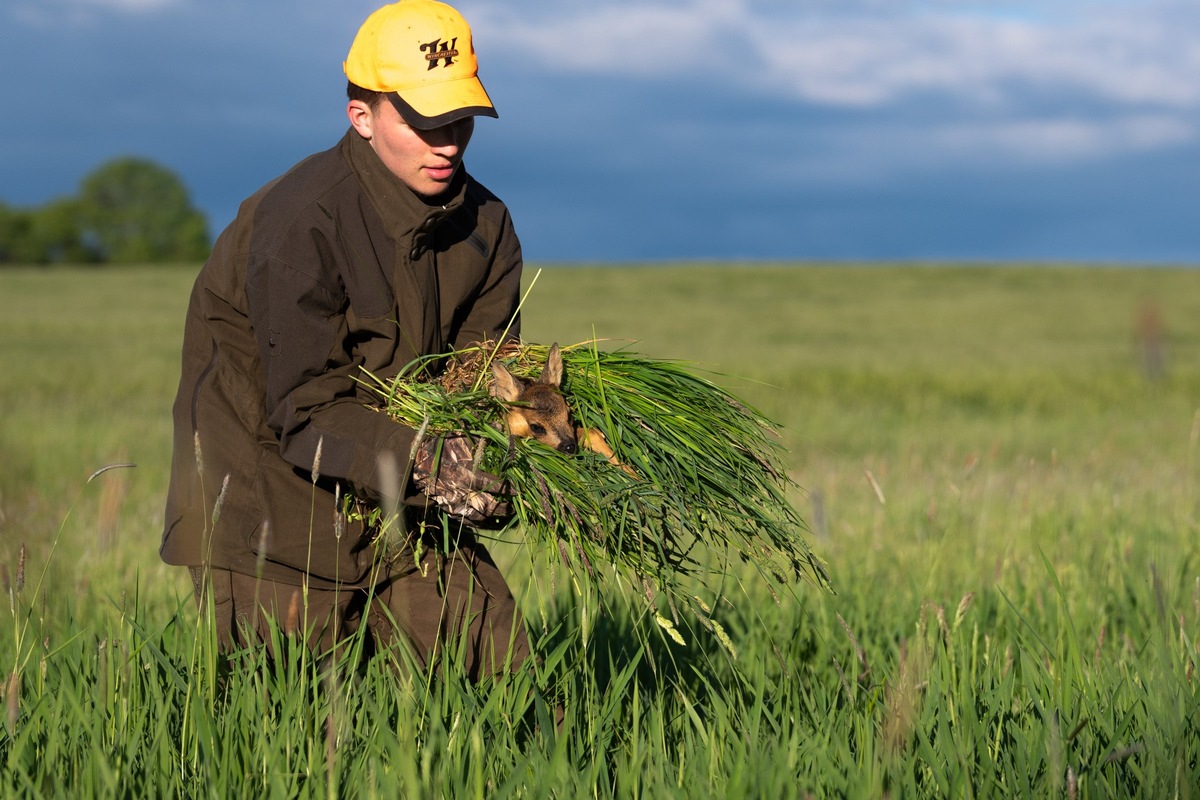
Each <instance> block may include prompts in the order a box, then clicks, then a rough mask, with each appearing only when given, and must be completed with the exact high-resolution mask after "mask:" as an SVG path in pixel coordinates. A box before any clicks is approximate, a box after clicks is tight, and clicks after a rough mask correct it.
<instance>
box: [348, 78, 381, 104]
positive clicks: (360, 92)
mask: <svg viewBox="0 0 1200 800" xmlns="http://www.w3.org/2000/svg"><path fill="white" fill-rule="evenodd" d="M346 99H347V100H360V101H362V102H364V103H366V104H367V105H368V106H369V107H370V108H372V109H374V108H376V107H377V106H378V105H379V104H380V103H381V102H383V92H376V91H373V90H371V89H364V88H362V87H361V86H359V85H358V84H356V83H354V82H353V81H346Z"/></svg>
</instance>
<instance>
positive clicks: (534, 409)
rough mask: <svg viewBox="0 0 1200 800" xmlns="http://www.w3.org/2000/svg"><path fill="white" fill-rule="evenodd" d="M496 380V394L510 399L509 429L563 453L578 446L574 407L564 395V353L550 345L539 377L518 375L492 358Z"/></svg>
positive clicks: (494, 390) (493, 388)
mask: <svg viewBox="0 0 1200 800" xmlns="http://www.w3.org/2000/svg"><path fill="white" fill-rule="evenodd" d="M492 374H493V375H494V376H495V381H494V383H493V385H492V394H493V395H495V396H496V397H498V398H500V399H501V400H503V401H504V402H505V403H508V405H509V408H508V415H507V417H506V419H507V422H508V432H509V433H510V434H511V435H513V436H516V437H518V438H521V439H534V440H536V441H538V442H541V443H542V444H544V445H546V446H547V447H553V448H554V449H555V450H558V451H559V452H561V453H568V454H570V453H574V452H575V451H576V449H577V448H578V443H577V441H576V434H575V423H574V421H573V420H572V419H571V409H570V408H569V407H568V406H567V400H566V398H564V397H563V395H562V391H561V390H560V388H559V387H560V386H561V385H562V377H563V365H562V353H560V352H559V349H558V345H557V344H555V345H553V346H552V347H551V348H550V353H549V355H547V357H546V365H545V366H544V367H542V372H541V374H540V375H539V376H538V377H537V379H536V380H526V379H524V378H518V377H517V376H516V375H513V374H512V373H511V372H509V371H508V370H507V369H506V368H505V367H504V365H503V364H501V363H500V362H498V361H493V362H492Z"/></svg>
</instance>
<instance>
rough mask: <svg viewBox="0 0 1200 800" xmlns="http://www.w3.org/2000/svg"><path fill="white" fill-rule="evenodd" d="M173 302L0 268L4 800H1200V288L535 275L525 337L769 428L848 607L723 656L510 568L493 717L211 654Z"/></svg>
mask: <svg viewBox="0 0 1200 800" xmlns="http://www.w3.org/2000/svg"><path fill="white" fill-rule="evenodd" d="M193 275H194V269H192V268H184V267H149V266H148V267H140V268H122V269H112V268H110V269H104V270H91V269H71V268H60V269H52V270H35V269H5V270H2V271H0V304H2V307H3V314H2V315H0V367H2V369H0V457H2V459H0V578H2V579H3V590H4V594H5V596H6V599H7V610H4V611H0V692H2V693H3V696H4V702H3V707H4V714H3V717H4V719H3V723H2V724H0V794H2V795H3V796H5V797H10V796H11V797H42V796H63V797H78V796H114V797H159V796H161V797H171V796H186V797H205V796H207V797H222V798H224V797H255V798H259V797H339V796H342V797H377V796H396V795H400V796H409V797H453V798H464V797H508V796H516V797H584V796H587V797H642V796H645V797H739V798H741V797H770V798H776V797H779V798H785V797H881V796H890V797H991V796H1022V797H1023V796H1037V797H1056V796H1057V797H1070V798H1075V797H1180V798H1186V797H1194V796H1196V795H1197V794H1200V789H1198V788H1197V787H1200V702H1198V700H1200V690H1198V684H1200V676H1198V675H1197V669H1196V668H1197V662H1198V661H1200V648H1198V647H1197V644H1196V642H1197V638H1198V637H1200V537H1198V535H1197V533H1198V531H1197V520H1198V511H1200V492H1198V491H1197V490H1198V489H1200V484H1198V477H1200V463H1198V461H1200V271H1192V270H1184V269H1157V268H1154V269H1152V268H1141V269H1138V268H1114V267H1100V266H1096V267H1086V268H1085V267H1077V266H1061V265H1020V266H1012V265H1010V266H988V265H970V266H950V265H936V266H928V265H912V264H909V265H850V264H844V265H787V264H780V265H766V264H756V265H703V264H696V265H658V266H653V267H633V266H628V267H613V266H603V265H596V266H560V265H545V266H544V267H543V268H542V269H541V271H540V272H539V269H538V265H533V266H530V267H528V268H527V275H528V277H527V282H532V283H533V284H534V285H533V288H532V290H531V291H530V293H529V299H528V302H527V304H526V307H525V311H524V330H525V336H526V338H527V339H528V340H530V341H537V342H546V343H548V342H551V341H558V342H561V343H563V344H567V343H572V342H576V341H581V340H584V339H588V338H590V337H592V336H597V337H604V338H614V339H621V340H630V342H629V344H628V346H629V347H631V348H633V349H636V350H637V351H639V352H643V353H646V354H648V355H651V356H654V357H660V358H674V359H682V360H685V361H687V362H689V363H691V364H693V365H694V368H695V369H696V370H698V371H703V372H705V374H710V375H711V376H713V377H714V379H715V380H717V381H718V382H720V383H721V384H722V385H723V386H726V387H728V388H730V389H731V390H733V391H734V392H735V393H736V394H738V395H739V396H741V397H743V398H745V399H746V400H747V401H748V402H750V403H752V404H754V405H755V406H757V407H758V408H759V409H761V410H762V411H763V412H764V413H766V414H767V415H768V416H769V417H771V418H773V419H775V420H776V421H778V422H779V423H780V424H781V425H782V426H783V437H784V445H785V446H786V448H787V451H788V460H789V466H790V469H791V473H790V477H791V479H792V480H793V481H794V482H795V484H796V486H795V489H794V491H793V492H792V500H793V502H794V504H795V506H796V508H797V509H798V510H799V511H800V513H801V515H802V516H803V517H804V518H805V519H806V520H807V524H808V528H809V532H808V539H809V541H810V542H811V544H812V546H813V549H814V550H815V551H816V552H817V553H818V554H819V555H820V557H821V558H822V559H823V560H824V562H825V564H826V566H827V568H828V571H829V574H830V576H831V580H832V590H831V591H827V590H825V589H823V588H820V587H816V586H813V585H810V584H799V585H797V586H795V587H794V590H793V591H792V592H788V593H783V594H780V595H778V596H772V594H771V593H770V592H768V591H766V590H765V588H764V587H763V586H762V585H760V583H759V582H758V581H757V580H756V579H755V576H753V575H749V574H746V573H744V572H742V571H739V570H737V569H734V570H732V571H731V573H730V574H729V576H728V577H727V579H726V580H724V581H722V582H720V583H719V584H718V585H717V586H712V585H705V586H699V585H698V586H697V593H698V594H699V595H701V596H703V597H704V598H707V600H708V601H710V602H711V603H712V606H713V609H712V618H713V619H714V620H717V621H719V622H720V623H721V626H722V627H723V629H724V630H725V631H727V632H728V635H729V638H730V641H731V642H732V645H733V650H734V652H733V653H731V652H730V651H729V650H727V649H726V648H724V647H722V646H721V644H720V643H719V642H718V641H716V638H715V637H714V636H713V635H712V634H711V632H709V631H707V630H705V629H703V628H701V627H699V626H695V625H693V626H691V627H687V626H685V627H684V629H683V630H682V633H683V635H684V637H683V638H684V639H685V642H686V643H685V644H684V645H679V644H676V643H674V642H673V641H671V640H670V639H669V638H668V637H666V636H664V635H662V631H661V630H660V629H659V628H658V627H657V626H656V625H654V623H653V620H652V619H649V620H648V619H647V618H646V615H645V613H643V612H640V611H639V610H638V609H639V606H638V605H637V604H634V603H630V604H629V605H627V606H613V607H604V608H597V607H596V606H595V604H594V603H593V598H591V597H590V596H587V595H584V596H580V595H578V594H577V593H575V592H574V591H572V584H571V582H570V581H569V580H565V579H564V578H563V576H557V577H556V578H555V579H553V580H547V579H546V577H545V576H540V575H536V574H534V573H533V570H531V568H530V567H529V563H530V562H529V559H528V558H527V556H526V554H525V553H524V552H523V547H522V545H521V543H520V542H519V541H514V542H506V543H501V544H499V545H498V546H497V547H496V550H497V551H498V556H499V558H498V560H499V561H500V563H501V566H502V567H504V568H505V570H506V572H507V574H508V575H509V577H510V582H511V583H512V585H513V588H514V591H515V592H516V593H517V595H518V596H519V597H520V599H521V601H522V605H523V607H524V609H525V612H526V616H527V622H528V625H529V629H530V633H531V636H532V637H533V640H534V642H535V645H536V647H537V650H538V653H539V656H540V660H539V662H538V663H537V664H535V665H532V666H531V667H530V669H529V670H527V671H525V672H523V673H519V674H517V675H514V676H512V677H509V678H505V679H503V680H499V681H496V682H488V683H485V684H482V685H478V686H474V685H471V684H469V683H467V682H465V681H464V680H462V679H461V678H459V677H458V676H456V675H455V674H454V672H453V669H449V670H447V674H445V675H443V676H433V677H430V676H426V675H422V674H420V673H419V672H417V671H414V670H405V669H399V670H397V669H395V668H393V667H392V666H390V665H388V664H385V663H383V662H382V660H376V661H375V662H372V663H371V664H370V665H369V666H368V667H367V668H366V669H365V670H361V671H357V672H353V671H351V672H346V671H341V670H336V669H328V668H327V665H325V664H323V663H321V662H317V661H315V660H314V659H313V658H311V656H310V655H309V654H307V653H305V652H303V651H302V650H300V649H299V648H287V647H281V648H280V653H281V656H280V658H278V659H276V660H274V661H270V662H268V661H267V659H266V658H265V657H264V655H263V654H262V653H261V652H257V651H245V652H243V653H239V654H237V655H236V656H235V657H233V658H231V659H223V658H220V657H218V656H217V654H216V653H215V648H214V647H213V644H212V641H211V629H210V628H209V627H208V626H207V625H206V624H205V620H204V619H202V618H201V617H200V616H199V615H198V614H197V613H196V610H195V606H194V603H193V601H192V599H191V586H190V582H189V581H188V580H187V578H186V576H185V575H184V574H182V573H181V572H180V571H179V570H177V569H172V568H167V567H165V566H163V565H162V564H160V563H159V561H158V557H157V546H158V541H159V537H160V533H161V525H162V500H163V496H164V494H165V490H166V479H167V465H168V460H169V456H170V452H169V447H170V405H171V401H172V398H173V395H174V390H175V383H176V381H177V380H178V352H179V344H180V335H181V329H182V319H183V312H184V308H185V304H186V301H187V296H188V292H189V290H190V284H191V280H192V277H193ZM535 275H536V281H535V280H534V279H535ZM1147 309H1153V310H1154V313H1155V314H1156V315H1157V318H1158V319H1159V320H1161V326H1160V327H1155V326H1154V325H1152V324H1151V323H1150V321H1148V320H1149V318H1148V316H1147ZM132 464H136V466H128V465H132ZM104 467H111V468H110V469H107V470H103V471H100V470H102V468H104ZM97 473H98V474H97ZM400 660H401V661H403V658H402V657H401V658H400ZM559 708H561V709H562V710H563V712H564V713H565V718H564V720H563V722H562V724H561V725H556V724H555V723H554V715H555V713H556V710H557V709H559Z"/></svg>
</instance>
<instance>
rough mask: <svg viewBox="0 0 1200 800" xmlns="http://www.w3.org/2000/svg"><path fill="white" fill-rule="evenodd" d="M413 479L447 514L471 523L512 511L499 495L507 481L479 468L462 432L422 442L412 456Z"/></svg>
mask: <svg viewBox="0 0 1200 800" xmlns="http://www.w3.org/2000/svg"><path fill="white" fill-rule="evenodd" d="M481 452H482V448H481ZM413 481H414V482H415V483H416V484H417V488H418V489H420V490H421V491H422V492H424V493H425V494H427V495H429V496H430V497H432V498H433V499H434V501H436V502H437V504H438V505H439V506H441V507H442V508H443V509H444V510H445V511H446V513H448V514H450V515H451V516H455V517H460V518H462V519H463V520H464V521H466V522H468V523H470V524H472V525H479V524H481V523H483V522H486V521H488V520H490V519H493V518H495V517H505V516H508V515H509V514H510V513H511V511H510V509H509V506H508V504H507V503H505V502H504V501H503V500H501V499H500V498H499V497H497V495H498V494H501V493H503V492H504V489H505V487H504V482H503V481H501V480H500V479H499V478H497V477H496V476H495V475H492V474H490V473H487V472H483V471H482V470H480V469H479V466H478V463H477V456H476V454H475V453H474V452H473V451H472V448H471V440H470V439H468V438H467V437H466V436H465V435H463V434H450V435H447V436H442V437H437V438H430V439H425V440H424V441H422V442H421V443H420V444H419V445H418V446H417V452H416V454H415V456H414V458H413Z"/></svg>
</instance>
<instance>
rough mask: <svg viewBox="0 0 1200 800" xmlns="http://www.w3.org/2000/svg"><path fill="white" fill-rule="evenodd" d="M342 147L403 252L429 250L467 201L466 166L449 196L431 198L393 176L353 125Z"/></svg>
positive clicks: (455, 180) (340, 144) (339, 146)
mask: <svg viewBox="0 0 1200 800" xmlns="http://www.w3.org/2000/svg"><path fill="white" fill-rule="evenodd" d="M338 149H339V150H341V152H342V155H343V157H344V158H345V159H346V161H347V163H349V164H350V169H351V170H352V171H353V172H354V174H355V176H356V177H357V178H358V181H359V183H360V184H361V185H362V187H363V191H364V193H366V195H367V198H368V199H369V200H370V201H371V205H372V206H373V207H374V208H375V211H376V212H377V213H378V214H379V216H380V217H381V218H382V219H383V220H384V224H385V226H386V227H387V231H388V235H389V236H391V237H392V239H393V240H395V242H396V246H397V247H399V248H401V250H402V251H405V252H408V251H411V252H413V253H418V254H419V253H420V252H421V251H423V250H425V249H427V248H428V246H429V243H428V238H429V235H430V234H432V233H433V231H435V230H436V229H437V228H438V226H439V225H441V223H442V221H443V220H445V219H446V218H447V217H448V216H450V215H451V214H453V213H454V212H455V211H457V210H458V208H459V207H460V206H461V205H462V204H463V200H464V197H465V196H466V190H467V179H466V175H465V171H464V170H463V168H462V167H460V168H459V170H458V172H457V174H455V176H454V182H453V183H451V185H450V188H449V189H447V191H446V193H445V195H443V196H442V197H439V198H438V199H437V201H431V200H426V199H425V198H422V197H420V196H419V195H417V193H416V192H414V191H413V190H412V189H409V188H408V187H407V186H406V185H405V184H404V182H403V181H401V180H400V179H399V178H397V177H396V176H395V175H393V174H392V172H391V170H389V169H388V168H387V167H386V166H384V164H383V162H382V161H381V160H380V159H379V156H378V155H377V154H376V153H375V150H374V148H372V147H371V145H370V143H369V142H368V141H367V140H366V139H364V138H362V137H361V136H359V135H358V133H356V132H355V131H354V129H353V128H351V129H350V130H349V131H347V132H346V135H345V136H343V137H342V141H341V142H340V143H339V145H338Z"/></svg>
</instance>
